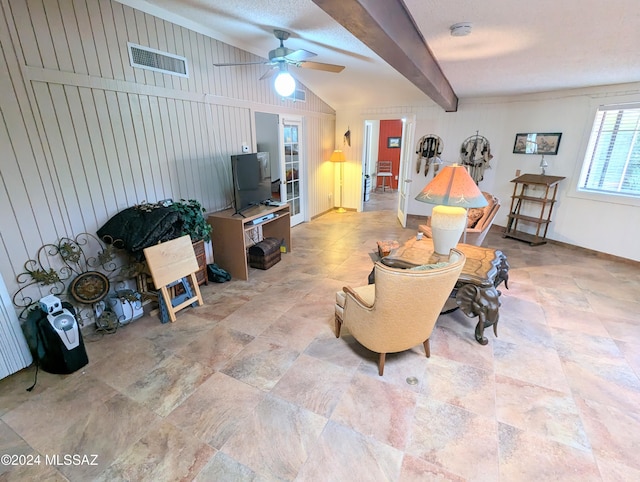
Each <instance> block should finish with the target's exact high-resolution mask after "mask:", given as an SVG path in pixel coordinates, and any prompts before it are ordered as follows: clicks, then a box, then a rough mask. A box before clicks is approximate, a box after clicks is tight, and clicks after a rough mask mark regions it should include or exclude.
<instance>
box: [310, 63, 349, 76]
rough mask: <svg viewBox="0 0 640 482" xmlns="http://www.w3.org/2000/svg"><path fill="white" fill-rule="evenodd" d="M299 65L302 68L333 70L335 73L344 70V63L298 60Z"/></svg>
mask: <svg viewBox="0 0 640 482" xmlns="http://www.w3.org/2000/svg"><path fill="white" fill-rule="evenodd" d="M299 67H302V68H303V69H314V70H324V71H325V72H333V73H335V74H337V73H339V72H342V71H343V70H344V65H335V64H323V63H322V62H300V65H299Z"/></svg>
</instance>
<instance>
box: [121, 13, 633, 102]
mask: <svg viewBox="0 0 640 482" xmlns="http://www.w3.org/2000/svg"><path fill="white" fill-rule="evenodd" d="M119 1H121V3H124V4H127V5H130V6H132V7H135V8H139V9H141V10H144V11H147V12H149V13H152V14H154V15H158V16H161V17H163V18H166V19H168V20H171V21H173V22H175V23H178V24H181V25H184V26H186V27H189V28H192V29H194V30H197V31H199V32H202V33H205V34H207V35H210V36H211V37H214V38H217V39H219V40H222V41H224V42H226V43H229V44H231V45H234V46H236V47H239V48H242V49H244V50H247V51H249V52H252V53H254V54H256V55H259V56H261V57H265V58H266V57H267V54H268V52H269V50H271V49H274V48H275V47H277V46H278V41H277V40H276V39H275V37H274V36H273V29H274V28H279V29H284V30H287V31H289V32H291V37H290V38H289V39H288V40H287V41H286V46H287V47H288V48H291V49H305V50H309V51H312V52H315V53H317V54H318V56H317V57H315V58H314V60H317V61H318V62H326V63H332V64H338V65H344V66H345V67H346V68H345V69H344V70H343V71H342V72H341V73H339V74H335V73H327V72H322V71H317V70H311V69H297V68H294V69H293V71H292V73H293V74H294V76H296V77H297V78H298V79H299V80H300V81H301V82H303V83H304V84H305V85H307V86H308V87H309V88H310V89H311V90H313V91H314V92H315V93H316V94H318V95H319V96H320V97H321V98H322V99H323V100H325V101H326V102H327V103H328V104H330V105H331V106H332V107H333V108H335V109H339V108H349V107H355V106H362V105H374V106H388V105H410V104H415V103H431V102H436V103H437V104H439V105H440V106H442V107H443V108H444V109H445V110H454V109H455V106H453V105H452V104H451V103H452V102H453V103H455V101H456V99H464V98H472V97H487V96H503V95H516V94H525V93H535V92H545V91H552V90H563V89H571V88H580V87H591V86H599V85H609V84H621V83H628V82H638V81H640V48H638V45H640V5H639V4H638V0H608V1H607V2H593V1H591V2H584V1H583V0H560V1H558V0H536V1H535V2H532V1H530V0H485V1H482V2H478V1H470V0H340V1H337V0H119ZM407 13H408V15H407ZM367 14H370V15H369V16H370V17H371V18H367ZM404 17H406V18H404ZM459 22H469V23H471V25H472V32H471V34H470V35H468V36H464V37H454V36H452V35H450V26H451V25H453V24H455V23H459ZM409 25H414V26H415V30H414V31H413V32H411V31H410V29H409V27H408V26H409ZM420 37H422V39H424V42H422V45H418V43H419V42H420V40H421V38H420ZM425 44H426V45H425ZM430 53H431V54H432V59H433V60H430V59H429V55H430ZM392 65H393V66H392ZM412 65H413V66H412ZM220 68H234V69H236V68H242V67H220ZM265 70H267V67H265ZM429 83H431V86H429V85H428V84H429Z"/></svg>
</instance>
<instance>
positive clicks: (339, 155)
mask: <svg viewBox="0 0 640 482" xmlns="http://www.w3.org/2000/svg"><path fill="white" fill-rule="evenodd" d="M329 160H330V161H331V162H339V163H340V205H339V207H338V209H336V212H337V213H346V212H347V210H346V209H345V208H343V207H342V179H343V174H344V163H345V162H346V161H347V158H346V157H345V156H344V152H342V151H341V150H340V149H336V150H335V151H333V152H332V153H331V157H330V158H329Z"/></svg>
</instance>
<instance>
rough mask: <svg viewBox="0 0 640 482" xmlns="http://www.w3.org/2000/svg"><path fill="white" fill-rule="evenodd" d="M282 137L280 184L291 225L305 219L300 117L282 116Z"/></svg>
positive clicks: (281, 194)
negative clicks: (281, 175)
mask: <svg viewBox="0 0 640 482" xmlns="http://www.w3.org/2000/svg"><path fill="white" fill-rule="evenodd" d="M280 129H281V135H280V138H281V139H282V151H281V156H280V159H281V169H280V172H281V173H284V176H283V177H282V179H283V182H282V183H281V186H280V196H281V197H282V201H284V202H287V203H288V204H289V210H290V212H291V226H295V225H296V224H300V223H301V222H303V221H304V220H305V199H306V195H305V192H306V191H305V184H304V168H305V166H304V156H303V151H304V149H303V144H302V141H303V139H302V120H301V118H291V117H283V118H282V121H281V123H280Z"/></svg>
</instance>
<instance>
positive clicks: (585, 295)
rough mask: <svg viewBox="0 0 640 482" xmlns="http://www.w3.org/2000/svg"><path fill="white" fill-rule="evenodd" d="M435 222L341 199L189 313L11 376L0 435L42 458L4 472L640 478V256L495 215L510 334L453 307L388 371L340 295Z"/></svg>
mask: <svg viewBox="0 0 640 482" xmlns="http://www.w3.org/2000/svg"><path fill="white" fill-rule="evenodd" d="M378 201H379V200H378ZM383 201H384V200H383ZM376 202H377V201H376ZM383 205H384V202H382V203H379V204H378V206H379V207H380V206H383ZM418 221H419V220H415V219H412V220H411V225H412V226H411V227H410V228H408V229H402V228H401V227H399V225H398V223H397V222H396V221H395V219H394V211H393V208H391V210H386V211H367V212H363V213H355V212H348V213H346V214H336V213H329V214H326V215H324V216H321V217H320V218H318V219H316V220H314V221H312V222H310V223H307V224H303V225H299V226H297V227H295V228H294V229H293V248H294V249H293V251H292V252H291V253H288V254H286V255H284V256H283V259H282V261H281V262H280V263H279V264H277V265H275V266H274V267H272V268H271V269H269V270H267V271H260V270H253V269H252V270H251V273H250V280H249V281H236V280H233V281H231V282H228V283H225V284H209V285H208V286H206V287H203V294H204V298H205V300H206V305H205V306H203V307H199V308H195V309H188V310H186V311H182V312H180V314H179V315H178V320H177V321H176V322H175V323H173V324H161V323H160V322H159V321H158V319H157V318H152V317H145V318H141V319H140V320H137V321H135V322H133V323H131V324H129V325H126V326H124V327H122V328H120V329H119V330H118V331H117V332H116V333H115V334H113V335H107V336H104V337H103V338H101V339H98V340H97V341H96V340H93V338H94V337H93V336H89V334H87V336H86V339H87V351H88V354H89V358H90V364H89V365H88V366H87V367H85V369H83V370H81V371H78V372H76V373H74V374H72V375H68V376H56V375H51V374H47V373H43V372H40V377H39V381H38V385H37V386H36V388H35V390H34V391H33V392H31V393H28V392H26V391H25V389H26V388H27V387H28V386H29V385H30V384H31V382H32V381H33V369H32V368H29V369H26V370H23V371H22V372H20V373H17V374H15V375H12V376H11V377H9V378H6V379H4V380H1V381H0V449H1V450H0V452H1V453H8V454H19V455H32V456H35V455H37V454H40V455H41V459H40V464H39V465H30V466H21V467H11V466H6V465H1V464H0V480H45V479H46V480H72V481H86V480H105V481H107V480H108V481H111V480H134V481H138V480H150V481H160V480H170V481H173V480H191V479H195V480H201V481H212V480H216V481H218V480H220V481H227V480H247V481H249V480H255V481H267V480H301V481H328V480H333V481H352V480H357V481H368V480H371V481H386V480H390V481H395V480H421V481H422V480H455V481H459V480H480V481H497V480H500V481H529V480H531V481H533V480H535V481H544V480H553V481H556V480H562V481H567V480H576V481H581V482H583V481H588V480H604V481H631V480H640V456H638V454H639V452H640V379H639V375H640V323H639V322H638V318H639V315H638V313H640V302H639V296H638V295H639V294H640V267H639V265H638V264H637V263H631V262H625V261H621V260H612V259H609V258H606V257H603V256H596V255H595V254H594V253H590V252H587V251H584V250H579V249H573V248H570V247H566V246H559V245H556V244H547V245H544V246H539V247H530V246H528V245H527V244H524V243H520V242H518V241H514V240H508V239H503V238H502V237H501V235H500V231H499V230H495V231H494V232H492V233H490V235H489V236H488V238H487V240H486V243H485V244H487V245H489V246H492V247H496V248H499V249H502V250H503V251H504V252H505V253H506V254H507V256H508V259H509V262H510V264H511V271H510V280H509V288H510V289H508V290H507V289H504V288H503V289H502V291H503V296H502V308H501V321H500V325H499V330H498V335H499V337H498V338H495V337H494V336H493V333H492V332H491V330H487V336H488V338H489V344H488V345H486V346H482V345H480V344H478V343H477V342H476V341H475V339H474V337H473V328H474V326H475V324H476V320H475V319H469V318H467V317H466V316H465V315H464V314H462V313H460V312H454V313H452V314H449V315H444V316H442V317H441V318H440V319H439V321H438V324H437V326H436V330H435V332H434V333H433V336H432V339H431V353H432V355H431V358H429V359H427V358H426V357H425V356H424V352H423V351H422V346H418V347H416V348H415V349H413V350H410V351H408V352H405V353H400V354H395V355H388V356H387V363H386V366H385V374H384V377H379V376H378V375H377V368H376V360H377V357H376V355H375V354H373V353H370V352H368V351H367V350H366V349H364V348H362V347H361V346H360V345H358V343H357V342H355V341H354V340H353V338H352V337H350V336H349V334H348V331H347V330H343V335H342V337H341V338H340V339H336V338H335V336H334V332H333V312H334V293H335V291H336V290H337V289H339V288H341V287H342V286H343V285H345V284H351V285H360V284H364V283H365V282H366V278H367V275H368V273H369V271H370V269H371V266H372V257H373V256H374V251H375V242H376V240H379V239H398V240H406V239H408V238H409V237H411V236H413V235H414V233H415V226H417V223H418ZM416 302H425V303H426V302H427V300H420V299H416ZM407 377H416V378H417V379H418V384H417V385H409V384H407V383H406V379H407ZM67 454H78V455H81V456H84V455H86V456H88V458H87V459H85V460H82V459H80V461H82V462H84V463H83V464H79V465H77V464H75V463H74V462H73V459H72V462H71V463H70V464H68V465H67V464H65V460H64V458H63V457H64V455H67ZM94 454H95V455H96V456H97V457H96V460H95V461H94V460H93V458H92V457H91V456H92V455H94ZM52 455H57V456H58V457H60V458H61V463H59V464H51V463H50V462H51V460H49V461H48V462H49V463H46V462H47V461H46V460H45V458H44V457H45V456H49V457H51V456H52ZM32 460H34V459H32ZM91 462H95V465H91V464H90V463H91Z"/></svg>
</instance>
